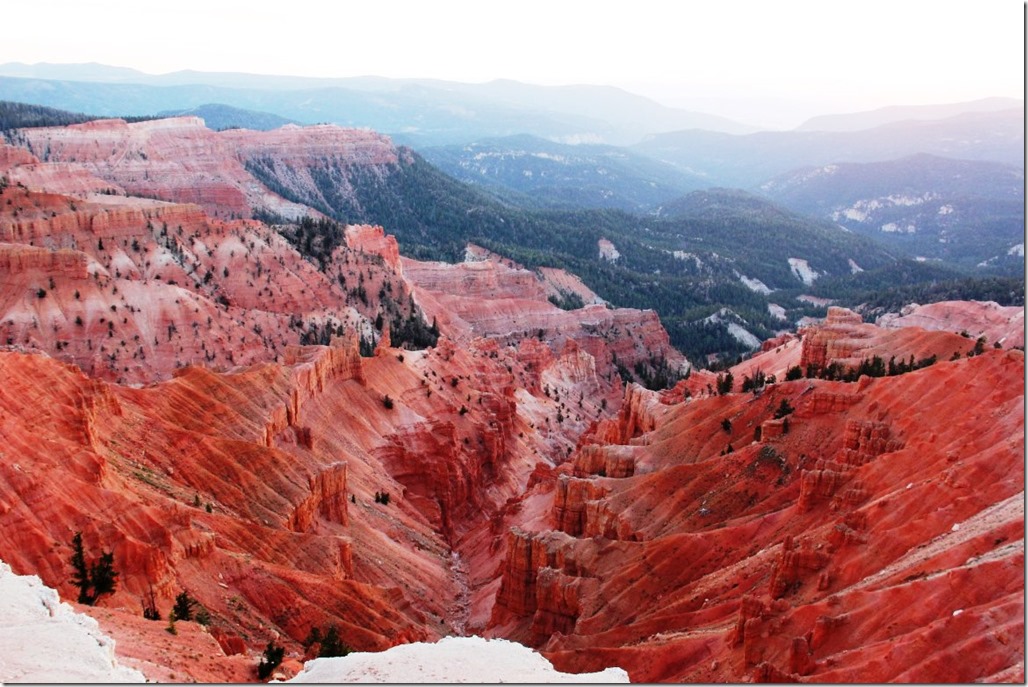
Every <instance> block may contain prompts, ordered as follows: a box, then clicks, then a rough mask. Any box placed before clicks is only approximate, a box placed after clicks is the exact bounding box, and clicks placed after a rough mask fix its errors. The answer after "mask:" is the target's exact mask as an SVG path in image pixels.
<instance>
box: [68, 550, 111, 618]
mask: <svg viewBox="0 0 1028 687" xmlns="http://www.w3.org/2000/svg"><path fill="white" fill-rule="evenodd" d="M71 543H72V548H73V549H74V551H73V552H72V556H71V567H73V568H74V569H75V573H74V574H73V575H72V578H71V583H72V584H73V585H75V586H76V587H78V588H79V599H78V600H79V603H83V604H86V605H87V606H92V605H93V604H95V603H96V601H97V599H99V598H100V597H101V596H103V595H105V594H113V593H114V589H115V587H116V586H117V579H118V573H117V571H115V570H114V554H113V553H111V552H109V551H105V552H103V553H102V554H101V555H100V560H98V561H93V562H92V563H90V564H89V565H87V564H86V555H85V552H84V550H83V547H82V532H76V533H75V536H74V537H73V538H72V540H71Z"/></svg>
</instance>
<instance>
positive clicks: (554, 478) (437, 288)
mask: <svg viewBox="0 0 1028 687" xmlns="http://www.w3.org/2000/svg"><path fill="white" fill-rule="evenodd" d="M23 139H24V141H23V142H24V143H25V145H30V146H31V152H30V151H29V150H28V149H25V148H16V147H13V146H3V147H0V173H2V174H3V175H4V177H5V178H6V179H7V180H8V181H9V183H8V184H6V188H4V189H3V190H2V192H0V379H3V384H0V523H2V524H3V527H0V552H2V556H3V558H4V560H5V561H6V562H8V563H9V564H10V565H11V566H12V568H13V569H14V570H15V571H16V572H18V573H20V574H26V573H34V574H38V575H40V577H42V579H43V581H44V582H45V583H47V584H49V585H51V586H53V587H55V588H57V589H58V590H59V591H60V592H61V594H62V595H63V596H64V597H65V598H74V597H75V596H76V592H77V590H76V588H75V587H74V586H73V585H72V584H71V573H72V570H71V565H70V558H71V540H72V537H73V536H74V534H75V532H82V535H83V541H84V544H85V549H86V554H87V557H88V558H95V557H98V556H99V555H100V552H102V551H110V552H112V553H113V554H114V560H115V566H116V569H117V570H118V572H119V577H118V585H117V590H116V592H115V593H114V594H113V595H110V596H105V597H103V598H102V599H101V600H100V602H99V604H98V606H97V607H96V608H94V609H92V610H91V611H90V612H91V613H93V614H94V615H95V616H96V617H97V618H98V619H99V620H100V622H101V624H102V625H103V627H104V629H105V630H106V631H108V632H109V633H111V634H112V635H113V636H115V638H116V639H117V640H118V643H119V644H118V646H119V649H121V650H122V654H123V655H124V656H126V657H128V659H129V660H128V661H127V662H129V663H130V665H134V666H135V667H138V668H140V669H141V670H143V671H144V673H146V674H147V675H148V677H150V678H151V679H161V680H189V679H193V680H199V681H215V682H217V681H237V680H248V679H256V674H255V672H253V666H255V665H256V663H257V661H258V654H259V653H260V652H261V651H262V650H263V648H264V646H265V645H266V643H267V642H268V641H269V640H272V639H274V640H275V641H277V642H279V643H280V644H282V645H283V646H285V647H286V649H287V659H288V660H287V663H286V668H285V671H286V672H285V673H283V675H285V674H288V673H289V672H292V671H295V670H297V669H298V666H299V661H300V660H302V659H303V658H304V656H305V653H306V652H305V650H304V648H303V646H302V644H301V643H302V641H303V639H304V638H305V637H306V636H307V634H308V633H309V632H310V630H311V629H312V628H314V627H317V628H320V629H322V630H324V629H327V628H328V627H329V626H330V625H336V626H337V628H338V629H339V631H340V635H341V636H342V638H343V640H344V641H345V642H346V643H347V644H349V645H350V646H351V647H353V648H355V649H358V650H380V649H384V648H386V647H389V646H392V645H395V644H399V643H403V642H410V641H419V640H431V639H434V638H437V637H440V636H443V635H446V634H454V633H479V634H485V635H491V636H502V637H507V638H512V639H517V640H519V641H523V642H526V643H528V644H531V645H533V646H536V647H540V648H541V649H542V650H544V652H545V653H546V655H547V657H548V658H550V659H551V660H552V661H553V662H554V664H555V665H556V667H558V668H559V669H561V670H564V671H595V670H599V669H602V668H604V667H608V666H612V665H618V666H622V667H624V668H625V669H627V670H628V672H629V674H630V676H631V678H632V679H633V681H643V682H686V681H699V682H715V681H727V682H743V681H751V680H760V681H785V680H794V681H813V682H834V681H843V682H853V681H859V682H876V681H913V682H946V681H958V682H971V681H977V680H991V681H1023V679H1024V584H1023V580H1024V545H1023V542H1024V491H1023V490H1024V463H1023V456H1024V356H1023V352H1022V351H1020V350H1016V349H1013V348H1012V347H1013V346H1015V345H1016V344H1015V343H1014V342H1016V341H1017V338H1016V335H1017V332H1016V331H1014V329H1016V323H1017V322H1019V321H1023V309H1022V310H1021V311H1020V312H1019V313H1018V312H1016V311H1014V312H1007V311H1005V310H1004V311H1003V312H998V311H997V309H996V308H992V307H991V306H989V305H988V304H984V305H983V304H958V303H955V304H938V305H936V306H935V307H934V308H929V306H925V308H926V309H925V310H921V309H919V310H915V311H913V312H910V313H907V315H905V317H914V316H916V317H920V318H921V319H918V320H916V321H915V320H905V321H900V320H895V319H894V320H893V321H892V322H891V323H890V324H889V327H882V326H876V325H873V324H870V323H864V322H862V321H861V319H860V317H859V316H857V315H856V314H854V313H852V312H849V311H846V310H843V309H837V308H833V309H831V310H830V312H829V316H828V318H827V319H826V321H825V322H824V323H821V324H817V325H812V326H810V327H807V328H804V329H803V330H801V331H800V332H799V333H798V334H797V335H794V336H793V335H790V336H783V337H779V338H778V339H776V340H774V341H772V342H769V343H768V344H767V345H766V346H765V347H763V349H762V351H761V352H760V353H759V354H758V355H755V356H754V357H753V358H751V359H750V360H747V361H745V362H744V363H742V364H740V365H739V366H736V367H735V368H733V370H732V372H733V375H734V377H735V379H736V386H735V389H736V392H735V393H728V394H724V395H717V394H716V393H715V392H714V390H713V387H714V386H716V375H714V374H713V373H710V372H703V371H694V373H693V374H692V375H691V376H690V378H689V379H688V380H683V381H682V382H681V383H680V384H679V385H678V386H676V387H675V388H674V389H672V390H668V391H664V392H660V393H656V392H650V391H647V390H645V389H643V388H641V387H639V386H637V385H634V384H629V385H627V387H626V386H625V385H623V384H622V382H621V379H620V376H619V374H618V365H621V366H625V367H628V368H632V367H633V366H634V365H635V364H636V363H643V364H645V363H646V362H648V361H649V360H650V359H651V358H663V359H664V360H666V361H668V362H669V363H671V364H672V366H678V367H680V368H681V369H685V367H686V366H687V363H686V362H685V360H684V359H683V358H682V357H681V356H680V355H679V354H678V353H677V352H676V351H674V350H673V349H672V348H670V346H669V344H668V339H667V334H666V332H665V331H664V330H663V328H662V327H661V325H660V322H659V320H658V318H657V316H656V314H655V313H652V312H640V311H633V310H618V309H610V308H608V307H606V306H605V305H603V304H601V303H597V302H596V299H595V294H591V292H589V291H588V290H587V289H585V288H584V287H583V286H581V282H579V281H578V280H577V279H576V278H575V277H573V275H568V274H566V273H562V272H559V271H552V270H550V271H545V270H542V271H540V272H538V273H537V272H534V271H530V270H526V269H524V268H522V267H521V266H519V265H517V264H516V263H513V262H512V261H509V260H506V259H504V258H502V257H501V256H496V255H493V254H490V253H488V252H487V251H483V250H481V249H476V248H475V247H473V246H472V247H469V249H468V258H469V259H468V261H467V262H464V263H462V264H459V265H445V264H441V263H420V262H416V261H412V260H408V259H404V258H401V257H400V255H399V247H398V246H397V244H396V241H395V240H394V239H393V238H392V237H390V236H389V235H388V234H387V232H386V230H384V229H383V228H381V227H363V226H361V227H348V228H347V229H346V231H345V235H344V237H343V238H344V244H343V245H341V246H339V247H338V248H337V249H336V251H335V252H334V254H333V255H332V256H331V259H330V260H328V261H327V263H326V264H325V265H323V266H319V265H315V264H314V263H312V262H310V261H308V260H305V259H303V258H302V257H301V256H300V255H299V254H298V253H297V252H296V251H295V250H293V248H292V247H291V246H290V245H289V244H288V242H287V241H286V240H285V239H284V238H283V237H282V236H281V235H280V234H279V233H277V232H276V231H275V230H274V229H273V228H272V227H268V226H266V225H264V224H262V223H260V222H257V221H254V220H250V219H245V218H246V217H248V216H250V212H251V211H252V210H253V209H264V210H271V211H273V212H276V213H278V214H280V215H283V216H287V217H297V216H300V215H315V216H316V215H317V212H316V209H315V208H316V207H317V203H318V198H317V193H319V192H320V191H318V188H317V184H315V183H314V182H313V180H312V179H310V178H308V177H304V176H303V174H299V175H298V176H297V177H296V179H295V188H293V189H291V192H292V194H294V195H295V196H296V197H300V198H304V199H305V202H307V203H309V205H297V204H293V203H290V202H289V201H285V200H284V199H282V198H279V197H278V196H276V195H275V194H274V193H272V192H271V191H269V190H267V189H262V187H260V184H255V183H254V177H253V176H251V173H253V174H256V175H257V176H259V174H260V171H259V168H260V167H261V166H263V167H265V168H268V169H270V168H275V167H277V166H281V165H285V166H293V167H297V168H299V167H302V166H303V165H301V163H302V162H303V163H304V164H305V161H309V159H310V158H311V156H321V157H324V158H326V159H332V160H333V161H334V163H333V164H336V163H338V164H339V165H345V164H350V165H358V164H367V165H388V164H393V163H395V161H396V158H395V156H396V155H397V153H396V149H395V148H393V147H392V145H391V144H390V143H389V142H388V139H385V138H384V137H381V136H378V135H377V134H372V133H368V132H352V131H346V130H342V129H338V128H337V127H310V128H304V129H300V128H296V127H286V128H284V129H280V130H278V131H275V132H264V133H258V132H242V131H234V132H221V133H215V132H211V131H208V130H207V129H205V128H203V127H202V126H201V125H200V123H199V121H198V120H195V119H188V118H186V119H177V120H168V121H164V122H150V123H144V124H143V125H126V124H125V123H124V122H118V121H106V122H94V123H90V124H85V125H80V126H76V127H66V128H61V129H42V130H31V131H26V132H25V133H24V137H23ZM304 168H305V169H306V167H304ZM255 169H256V170H257V171H256V172H254V170H255ZM126 193H129V194H131V193H143V194H146V195H150V196H158V197H160V198H163V199H164V200H163V201H158V200H153V199H151V198H140V197H134V196H131V195H125V194H126ZM305 194H306V195H305ZM233 215H235V216H236V218H234V219H233V218H232V216H233ZM240 217H242V218H244V219H239V218H240ZM568 293H575V294H578V295H579V296H580V297H581V298H582V299H583V301H584V302H585V303H587V306H586V307H584V308H580V309H578V310H569V311H565V310H561V309H559V308H557V307H555V306H554V305H553V304H552V303H551V302H549V300H548V298H549V297H550V296H562V295H565V294H568ZM389 301H391V302H394V303H402V304H404V307H407V308H410V309H411V312H420V313H423V314H424V315H425V318H426V323H427V322H435V323H436V325H437V327H438V329H439V331H440V332H441V336H440V338H439V340H438V343H437V345H436V346H434V347H433V348H430V349H427V350H423V351H410V350H402V349H400V348H394V347H393V346H392V343H393V341H395V340H396V338H395V337H394V336H391V335H390V331H389V326H388V323H386V324H385V325H384V326H383V327H382V328H381V329H379V328H378V327H377V326H376V325H375V324H374V321H375V319H376V315H377V314H379V313H380V312H382V310H383V305H384V303H386V302H389ZM994 316H995V317H994ZM1019 317H1020V319H1018V318H1019ZM925 318H927V319H925ZM929 320H931V322H930V321H929ZM933 323H934V324H933ZM901 325H902V326H901ZM1004 327H1005V328H1006V329H1004ZM965 330H966V332H967V334H968V336H967V337H965V336H962V335H961V333H960V332H961V331H965ZM979 332H982V333H981V334H979ZM394 333H395V332H394ZM979 335H984V336H986V338H987V343H988V345H985V346H982V347H981V348H982V350H980V351H976V350H975V344H976V341H975V339H976V338H977V336H979ZM361 338H363V339H365V340H371V341H372V342H373V343H374V344H375V347H374V353H373V354H371V353H369V352H368V351H367V350H365V351H364V352H365V354H366V355H368V356H369V357H362V356H361V354H360V353H361V346H360V339H361ZM1021 340H1022V342H1023V335H1022V339H1021ZM311 341H316V342H318V343H319V344H327V345H304V344H306V343H309V342H311ZM994 341H999V342H1001V347H1000V349H994V348H993V347H992V345H991V344H992V343H993V342H994ZM873 356H878V357H880V358H882V359H883V360H889V359H890V358H895V359H896V360H899V361H906V360H908V359H910V358H914V359H915V360H923V359H928V358H931V357H933V356H934V358H935V360H936V361H937V362H935V364H933V365H929V366H927V367H923V368H922V369H918V370H916V371H913V372H907V373H905V374H901V375H897V376H891V377H879V378H870V377H868V376H864V377H861V378H860V379H858V380H857V381H855V382H841V381H826V380H821V379H807V378H803V379H799V380H795V381H790V382H785V381H784V378H785V375H786V373H787V371H788V370H789V369H790V368H792V367H795V366H797V365H799V366H801V367H807V366H817V367H825V366H827V365H830V364H832V363H838V364H839V365H841V366H844V367H855V366H857V365H859V364H860V362H861V361H862V360H865V359H869V358H872V357H873ZM758 371H759V372H763V373H764V374H765V375H774V376H775V379H776V382H775V383H771V384H768V385H766V386H764V387H762V388H760V389H757V390H755V391H754V392H752V393H750V392H747V393H741V392H739V391H738V390H739V389H740V386H741V381H742V380H743V379H744V378H746V377H751V378H752V377H754V376H755V375H756V373H757V372H758ZM181 591H188V592H189V593H190V595H191V596H193V597H195V598H196V599H197V600H198V601H199V602H200V603H201V604H202V605H203V607H204V608H206V609H207V611H208V613H209V615H210V618H211V623H210V625H209V627H207V629H203V628H202V627H200V626H198V625H196V624H195V623H191V622H189V623H187V622H183V623H179V627H180V633H179V634H178V635H174V636H173V635H170V634H169V633H168V632H166V631H165V629H164V626H165V625H166V620H165V621H162V622H159V623H158V622H154V621H149V620H145V619H144V618H142V609H143V607H144V605H145V604H146V603H148V601H149V599H151V598H152V599H153V600H154V602H155V603H156V606H157V608H158V610H159V611H160V613H161V614H162V616H163V617H164V618H167V613H168V610H169V609H170V608H171V606H172V604H173V602H174V599H175V596H176V595H177V594H178V593H179V592H181ZM87 610H88V609H87ZM198 657H199V658H198ZM183 662H189V666H188V668H181V669H178V670H176V669H175V668H174V667H173V665H179V664H181V663H183Z"/></svg>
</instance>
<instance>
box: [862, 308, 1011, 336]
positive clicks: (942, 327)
mask: <svg viewBox="0 0 1028 687" xmlns="http://www.w3.org/2000/svg"><path fill="white" fill-rule="evenodd" d="M875 324H877V325H878V326H879V327H886V328H888V329H903V328H906V327H920V328H921V329H928V330H933V331H944V332H956V333H959V332H966V333H967V334H968V337H969V338H971V339H972V340H974V339H978V337H980V336H984V337H985V341H986V343H987V344H988V345H989V346H992V345H994V344H999V345H1000V346H1001V347H1003V348H1013V347H1014V346H1021V347H1023V346H1024V307H1023V306H1007V307H1003V306H1001V305H999V304H998V303H995V302H994V301H984V302H983V301H943V302H940V303H929V304H927V305H918V304H916V303H914V304H911V305H908V306H907V307H905V308H903V309H902V310H901V311H900V312H899V313H888V314H885V315H882V316H880V317H878V318H877V320H875Z"/></svg>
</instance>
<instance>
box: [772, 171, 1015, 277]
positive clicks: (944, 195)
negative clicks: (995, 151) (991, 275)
mask: <svg viewBox="0 0 1028 687" xmlns="http://www.w3.org/2000/svg"><path fill="white" fill-rule="evenodd" d="M761 190H762V191H763V192H764V193H765V194H767V196H768V197H770V198H773V199H774V200H775V201H777V202H779V203H781V204H783V205H785V206H787V207H790V208H792V209H794V210H797V211H800V212H804V213H807V214H810V215H815V216H819V217H823V218H825V219H828V220H831V221H833V222H835V223H837V224H838V225H839V226H842V227H844V228H846V229H848V230H851V231H854V232H857V233H861V234H864V235H865V236H871V237H874V238H875V239H878V240H879V241H880V242H881V243H883V244H885V245H889V246H893V247H895V248H898V249H901V250H903V251H904V252H905V253H907V254H910V255H914V256H919V257H923V258H929V259H936V260H945V261H947V262H949V263H951V264H956V265H961V266H964V267H975V266H979V265H980V266H983V267H986V266H992V267H1002V266H1005V267H1006V268H1007V269H1014V270H1016V269H1018V268H1019V269H1023V265H1022V264H1021V263H1022V262H1023V260H1022V258H1023V246H1024V170H1023V169H1022V168H1020V167H1015V166H1012V165H1004V164H1000V163H996V162H979V161H970V160H953V159H947V158H941V157H936V156H934V155H926V154H920V155H915V156H911V157H907V158H902V159H899V160H890V161H885V162H871V163H842V164H837V165H826V166H823V167H814V168H803V169H799V170H795V171H792V172H789V173H787V174H783V175H781V176H778V177H776V178H774V179H772V180H771V181H769V182H767V183H765V184H764V185H763V186H762V187H761ZM1018 246H1020V247H1021V248H1020V251H1019V249H1018Z"/></svg>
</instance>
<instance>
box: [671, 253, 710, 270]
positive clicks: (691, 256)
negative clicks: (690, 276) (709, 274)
mask: <svg viewBox="0 0 1028 687" xmlns="http://www.w3.org/2000/svg"><path fill="white" fill-rule="evenodd" d="M671 255H673V256H675V257H676V258H677V259H679V260H692V261H694V262H695V263H696V269H702V268H703V261H702V260H700V256H698V255H696V254H695V253H689V252H687V251H684V250H676V251H674V252H672V253H671Z"/></svg>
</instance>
